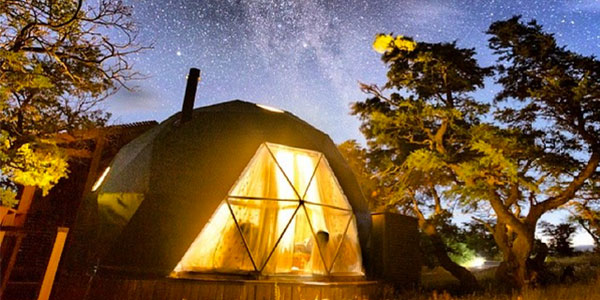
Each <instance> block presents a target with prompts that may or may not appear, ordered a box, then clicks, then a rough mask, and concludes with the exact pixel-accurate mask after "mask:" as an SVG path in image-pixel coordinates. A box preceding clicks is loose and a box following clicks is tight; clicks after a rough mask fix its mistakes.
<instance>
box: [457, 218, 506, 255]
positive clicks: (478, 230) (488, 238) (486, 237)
mask: <svg viewBox="0 0 600 300" xmlns="http://www.w3.org/2000/svg"><path fill="white" fill-rule="evenodd" d="M493 226H494V225H493V224H492V225H491V227H492V228H493ZM492 233H493V229H492V230H490V228H488V227H486V225H485V224H483V223H481V222H470V223H467V224H464V228H463V229H462V239H463V240H464V242H465V245H466V246H467V247H468V248H469V249H473V251H475V253H476V254H477V255H478V256H480V257H484V258H486V259H496V258H498V257H499V255H500V249H499V248H498V245H496V241H495V240H494V235H493V234H492Z"/></svg>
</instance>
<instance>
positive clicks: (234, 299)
mask: <svg viewBox="0 0 600 300" xmlns="http://www.w3.org/2000/svg"><path fill="white" fill-rule="evenodd" d="M222 287H223V288H224V290H223V298H222V299H223V300H238V299H241V295H242V292H243V286H242V285H240V284H227V285H222Z"/></svg>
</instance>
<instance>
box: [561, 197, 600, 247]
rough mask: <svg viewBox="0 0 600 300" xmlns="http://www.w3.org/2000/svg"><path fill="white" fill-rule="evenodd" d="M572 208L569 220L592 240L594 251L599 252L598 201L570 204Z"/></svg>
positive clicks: (599, 206) (599, 213)
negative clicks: (594, 246)
mask: <svg viewBox="0 0 600 300" xmlns="http://www.w3.org/2000/svg"><path fill="white" fill-rule="evenodd" d="M580 200H581V199H580ZM572 207H573V208H574V209H573V210H572V212H571V217H570V218H569V220H570V221H573V222H577V223H578V224H579V225H580V226H581V227H582V228H583V229H584V230H585V231H586V232H587V233H588V234H589V235H590V236H591V237H592V239H594V244H595V245H596V250H600V201H598V200H597V199H593V200H590V199H586V200H581V201H576V202H573V203H572Z"/></svg>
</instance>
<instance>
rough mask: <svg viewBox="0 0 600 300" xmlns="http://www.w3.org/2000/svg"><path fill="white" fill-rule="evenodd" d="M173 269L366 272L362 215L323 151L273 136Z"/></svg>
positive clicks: (321, 273)
mask: <svg viewBox="0 0 600 300" xmlns="http://www.w3.org/2000/svg"><path fill="white" fill-rule="evenodd" d="M301 200H304V201H305V202H302V201H301ZM336 253H337V256H336ZM336 262H337V263H336ZM174 271H175V274H177V273H180V272H210V273H214V272H216V273H248V272H253V271H258V272H260V273H262V274H265V275H278V274H287V275H300V276H310V275H315V274H316V275H327V274H328V273H338V274H351V275H362V274H364V272H363V270H362V259H361V255H360V246H359V245H358V232H357V230H356V220H355V219H354V215H353V213H352V208H351V207H350V204H349V203H348V200H347V199H346V197H345V196H344V194H343V191H342V189H341V187H340V186H339V183H338V182H337V180H336V179H335V175H334V174H333V171H332V170H331V168H330V167H329V164H328V163H327V160H326V159H325V157H323V155H322V154H321V153H319V152H316V151H311V150H306V149H299V148H292V147H287V146H283V145H277V144H271V143H265V144H263V145H262V146H260V148H259V149H258V151H257V152H256V154H255V156H254V157H253V158H252V160H251V161H250V162H249V164H248V166H247V167H246V169H245V170H244V172H243V173H242V174H241V176H240V178H239V179H238V181H237V182H236V183H235V184H234V186H233V187H232V189H231V191H230V192H229V195H228V197H227V199H225V200H224V201H223V202H222V203H221V204H220V205H219V207H218V208H217V210H216V212H215V213H214V214H213V216H212V217H211V219H210V220H209V221H208V223H207V224H206V225H205V226H204V228H203V229H202V231H201V232H200V234H199V235H198V236H197V237H196V240H195V241H194V242H193V243H192V245H190V247H189V249H188V251H187V252H186V253H185V255H184V256H183V257H182V259H181V261H180V262H179V263H178V264H177V266H176V268H175V269H174ZM175 276H177V275H175Z"/></svg>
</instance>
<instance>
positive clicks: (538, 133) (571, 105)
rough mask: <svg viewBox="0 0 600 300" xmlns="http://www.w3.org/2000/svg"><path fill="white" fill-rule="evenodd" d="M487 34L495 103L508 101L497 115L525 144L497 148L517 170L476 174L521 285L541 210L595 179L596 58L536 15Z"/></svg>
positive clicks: (598, 141)
mask: <svg viewBox="0 0 600 300" xmlns="http://www.w3.org/2000/svg"><path fill="white" fill-rule="evenodd" d="M487 33H488V34H489V35H491V38H490V40H489V45H490V48H491V49H492V50H493V51H494V52H495V54H496V55H498V62H499V63H498V65H497V66H496V69H497V75H498V77H497V82H498V84H500V85H501V86H502V90H501V91H500V93H499V94H498V95H497V96H496V99H495V102H496V103H497V104H501V103H504V104H506V105H503V106H500V105H497V107H498V109H497V110H496V117H497V121H498V122H501V123H502V124H503V125H504V126H506V127H509V128H513V129H514V130H518V131H519V132H520V133H519V134H520V135H522V136H525V137H528V138H529V142H527V143H526V145H523V146H527V145H529V146H528V147H526V148H522V150H521V151H518V152H512V153H511V152H509V151H504V152H502V153H498V154H499V155H500V156H503V157H504V158H506V159H507V162H508V163H509V164H512V166H513V167H512V168H511V169H513V170H516V173H513V174H516V177H512V178H510V177H507V176H505V178H506V180H498V178H502V177H499V176H496V175H497V174H496V175H492V176H478V178H477V179H476V180H477V181H478V182H479V183H480V184H482V185H483V186H485V188H486V189H488V191H489V192H488V194H487V200H488V201H489V203H490V205H491V206H492V208H493V209H494V212H495V213H496V215H497V219H498V225H503V226H501V227H498V225H497V227H498V229H500V230H499V231H498V232H499V234H498V235H499V236H500V235H502V237H498V238H500V239H502V238H504V239H506V238H508V242H507V243H500V244H502V246H501V248H504V249H502V251H503V252H504V253H505V254H504V255H505V262H506V268H505V270H506V271H507V274H510V275H511V277H512V278H514V280H515V284H516V285H517V286H519V287H522V286H524V285H526V284H527V282H528V280H529V277H528V272H527V267H526V262H527V260H528V259H529V256H530V254H531V251H532V247H533V244H534V233H535V229H536V224H537V222H538V220H539V219H540V217H541V216H542V215H543V214H544V213H546V212H548V211H551V210H554V209H557V208H559V207H561V206H563V205H565V204H568V203H569V202H570V201H572V200H574V199H576V198H578V197H579V196H581V195H582V193H584V192H585V191H586V190H587V189H586V186H588V185H590V183H591V181H593V180H595V179H597V176H598V165H599V163H600V61H598V60H597V59H596V58H594V57H586V56H582V55H579V54H576V53H573V52H571V51H569V50H567V49H565V47H560V46H558V45H557V44H556V41H555V39H554V37H553V36H552V35H551V34H548V33H545V32H543V31H542V27H541V26H540V25H538V24H537V23H536V22H535V21H531V22H529V23H527V24H524V23H522V22H521V21H520V17H518V16H517V17H513V18H511V19H508V20H505V21H498V22H495V23H493V24H492V25H491V26H490V27H489V30H488V32H487ZM496 149H502V148H496ZM523 150H525V151H523ZM519 152H520V153H519ZM505 154H506V155H505ZM522 154H526V156H525V157H524V156H523V155H522ZM527 156H529V157H527ZM504 158H502V159H504ZM505 173H507V174H508V173H510V172H505ZM473 177H477V176H473ZM533 178H537V179H536V180H533ZM472 180H473V179H472ZM525 209H527V213H526V214H525V213H522V212H523V211H525ZM502 232H503V233H502ZM506 233H509V234H506ZM498 238H497V240H498ZM506 246H508V247H506ZM507 254H508V255H507Z"/></svg>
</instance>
